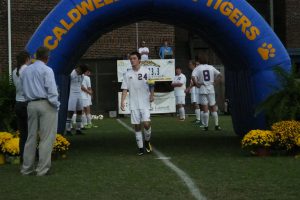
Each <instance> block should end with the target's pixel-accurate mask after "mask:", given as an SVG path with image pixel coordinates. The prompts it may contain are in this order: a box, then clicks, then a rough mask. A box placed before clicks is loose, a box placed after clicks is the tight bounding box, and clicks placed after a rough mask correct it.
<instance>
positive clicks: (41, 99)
mask: <svg viewBox="0 0 300 200" xmlns="http://www.w3.org/2000/svg"><path fill="white" fill-rule="evenodd" d="M43 100H47V99H46V98H39V99H32V100H29V101H28V102H32V101H43Z"/></svg>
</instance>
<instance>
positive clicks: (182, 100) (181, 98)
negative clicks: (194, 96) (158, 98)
mask: <svg viewBox="0 0 300 200" xmlns="http://www.w3.org/2000/svg"><path fill="white" fill-rule="evenodd" d="M175 100H176V105H178V104H183V105H185V96H175Z"/></svg>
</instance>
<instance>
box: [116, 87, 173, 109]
mask: <svg viewBox="0 0 300 200" xmlns="http://www.w3.org/2000/svg"><path fill="white" fill-rule="evenodd" d="M128 96H129V93H128V95H127V97H126V100H125V104H126V105H125V111H122V110H121V97H122V92H119V93H118V104H119V114H130V110H129V101H128ZM175 112H176V105H175V96H174V92H167V93H155V94H154V102H152V103H151V108H150V113H151V114H158V113H175Z"/></svg>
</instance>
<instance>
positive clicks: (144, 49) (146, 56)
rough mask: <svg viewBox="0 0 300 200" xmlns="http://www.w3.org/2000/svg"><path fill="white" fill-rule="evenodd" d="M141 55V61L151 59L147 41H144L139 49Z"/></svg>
mask: <svg viewBox="0 0 300 200" xmlns="http://www.w3.org/2000/svg"><path fill="white" fill-rule="evenodd" d="M139 53H140V54H141V61H144V60H148V59H149V48H148V47H146V42H145V41H142V43H141V47H140V48H139Z"/></svg>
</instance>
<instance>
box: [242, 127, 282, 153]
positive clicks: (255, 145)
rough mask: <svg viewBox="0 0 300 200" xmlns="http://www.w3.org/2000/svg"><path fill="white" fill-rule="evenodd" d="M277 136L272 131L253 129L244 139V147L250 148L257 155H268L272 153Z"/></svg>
mask: <svg viewBox="0 0 300 200" xmlns="http://www.w3.org/2000/svg"><path fill="white" fill-rule="evenodd" d="M275 140H276V138H275V135H274V133H273V132H272V131H268V130H252V131H249V132H248V133H247V134H246V135H245V136H244V138H243V139H242V148H243V149H246V150H249V151H250V152H251V153H252V154H254V155H257V156H266V155H269V154H270V148H271V146H272V145H273V144H274V142H275Z"/></svg>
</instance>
